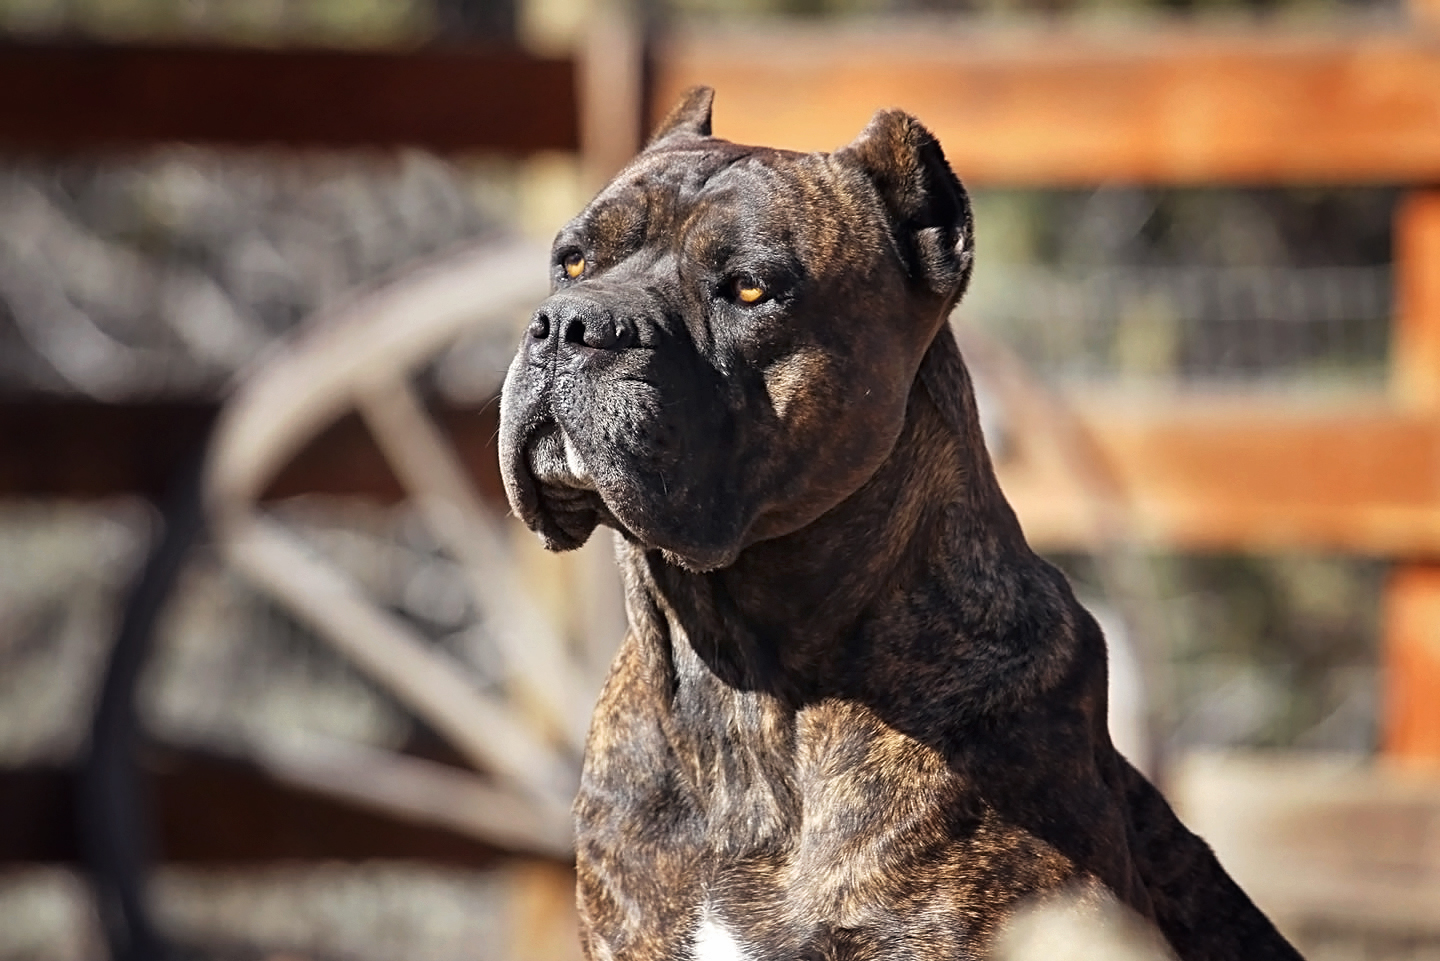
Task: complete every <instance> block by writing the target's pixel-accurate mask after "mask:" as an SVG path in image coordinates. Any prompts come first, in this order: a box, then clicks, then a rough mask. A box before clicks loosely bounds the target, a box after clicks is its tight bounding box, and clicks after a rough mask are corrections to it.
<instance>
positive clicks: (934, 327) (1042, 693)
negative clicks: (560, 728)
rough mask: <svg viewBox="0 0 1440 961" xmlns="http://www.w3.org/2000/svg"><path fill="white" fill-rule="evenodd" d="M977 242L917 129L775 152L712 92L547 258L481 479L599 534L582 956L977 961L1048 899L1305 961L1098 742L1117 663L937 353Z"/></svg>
mask: <svg viewBox="0 0 1440 961" xmlns="http://www.w3.org/2000/svg"><path fill="white" fill-rule="evenodd" d="M972 248H973V231H972V227H971V219H970V205H969V202H968V200H967V198H966V195H965V191H964V188H962V187H961V185H960V182H959V181H958V180H957V179H956V177H955V175H954V174H953V173H952V172H951V171H950V167H949V165H948V164H947V163H946V160H945V157H944V155H943V154H942V153H941V149H940V146H939V145H938V144H937V143H936V141H935V140H934V138H933V137H932V136H931V135H930V134H929V133H928V132H927V131H926V130H925V128H924V127H922V126H921V125H920V124H919V123H918V122H916V121H915V120H914V119H913V118H911V117H909V116H907V115H906V114H903V113H900V112H895V111H887V112H882V113H880V114H877V115H876V117H875V119H874V120H873V121H872V122H871V124H870V125H869V127H867V128H866V129H865V130H864V131H863V132H861V133H860V135H859V136H858V137H857V138H856V140H855V141H854V142H853V143H851V144H850V145H848V146H846V147H843V148H841V149H839V150H837V151H835V152H834V153H829V154H824V153H816V154H797V153H789V152H786V151H782V150H773V149H767V148H761V147H746V146H740V145H737V144H733V143H729V142H727V141H725V140H720V139H716V138H714V137H712V136H711V134H710V91H708V90H704V89H697V90H695V91H692V92H691V93H690V94H689V95H688V96H687V97H686V98H685V100H684V101H683V102H682V103H681V104H680V105H679V106H678V107H677V108H676V109H675V111H674V112H673V113H672V114H671V115H670V117H669V118H668V119H667V120H666V121H665V122H664V123H663V124H662V125H661V128H660V130H659V132H658V133H657V134H656V135H655V137H654V139H653V140H652V141H651V143H650V144H649V146H647V147H646V148H645V150H644V151H643V152H642V153H641V154H640V155H639V156H638V157H637V158H636V159H635V160H634V161H633V162H632V163H631V164H630V165H629V166H628V167H627V168H626V169H625V170H623V171H622V172H621V173H620V174H619V175H618V176H617V177H616V179H615V180H614V182H613V183H611V184H610V185H609V186H608V187H606V188H605V190H603V191H602V192H601V193H600V195H599V196H598V197H596V198H595V200H594V201H592V202H591V204H590V205H589V206H588V207H587V208H586V209H585V210H584V211H583V212H582V213H581V214H580V215H579V216H578V217H576V218H575V219H574V220H573V221H572V222H571V223H570V224H569V225H567V226H566V227H565V228H564V229H563V230H562V231H561V232H560V235H559V236H558V237H557V238H556V240H555V246H554V257H553V263H552V265H551V269H552V271H553V276H554V294H553V295H552V296H551V297H550V298H549V299H548V300H546V301H545V302H544V303H543V304H542V305H541V306H540V308H539V310H537V311H536V313H535V316H534V318H533V320H532V321H531V323H530V325H529V328H528V329H527V331H526V332H525V334H524V337H523V342H522V343H521V345H520V349H519V352H518V353H517V355H516V357H515V361H514V363H513V364H512V365H511V367H510V371H509V375H508V377H507V379H506V382H505V390H504V395H503V401H502V406H501V458H502V469H503V473H504V477H505V484H506V489H507V491H508V493H509V496H510V501H511V504H512V505H513V506H514V509H515V512H516V513H517V514H518V515H519V516H520V517H521V518H522V519H523V520H524V521H525V523H526V524H528V525H529V526H530V527H531V528H532V529H534V530H535V531H536V532H537V533H539V535H540V536H541V537H542V538H543V539H544V541H545V543H546V544H547V545H548V546H550V547H552V548H554V549H557V550H563V549H566V548H571V547H575V546H577V545H579V544H581V543H583V542H584V541H585V540H586V538H587V537H589V536H590V534H591V532H592V531H593V530H594V529H595V527H596V525H597V524H604V525H607V526H609V527H613V528H614V529H615V530H616V531H618V532H619V535H620V537H619V543H620V547H619V562H620V565H621V568H622V571H623V576H624V581H625V588H626V606H627V610H628V614H629V622H630V627H629V632H628V634H627V636H626V638H625V640H624V642H623V644H622V646H621V648H620V651H619V653H618V655H617V657H616V660H615V664H614V667H613V669H612V672H611V674H610V678H609V680H608V682H607V683H606V686H605V690H604V692H603V693H602V695H601V697H600V702H599V705H598V707H597V709H596V713H595V718H594V722H593V725H592V728H591V732H590V739H589V744H588V747H587V753H586V758H585V771H584V777H583V781H582V785H581V789H580V795H579V798H578V799H577V801H576V805H575V815H576V826H577V832H578V833H577V851H578V867H579V877H580V890H579V902H580V911H581V920H582V928H583V931H582V937H583V939H584V943H585V947H586V950H587V952H588V954H589V956H590V957H591V958H592V959H596V961H600V959H614V961H622V959H624V961H683V959H687V958H694V959H697V961H711V959H716V958H726V959H737V961H738V959H741V958H745V959H753V961H799V959H872V958H873V959H880V958H886V959H889V958H894V959H932V958H934V959H939V958H984V957H987V956H989V953H990V951H991V948H992V945H993V942H994V939H995V935H996V934H997V932H999V931H1000V930H1001V929H1002V927H1003V926H1004V923H1005V921H1006V919H1007V918H1008V917H1009V916H1010V915H1011V914H1012V913H1013V912H1014V911H1015V910H1016V909H1017V908H1018V907H1021V906H1023V905H1025V904H1026V903H1028V902H1030V901H1032V900H1033V899H1035V898H1036V897H1045V896H1048V895H1051V894H1055V895H1062V894H1063V895H1064V896H1066V897H1070V898H1074V899H1078V901H1079V902H1080V904H1081V905H1082V910H1083V905H1084V904H1086V903H1091V904H1096V905H1100V904H1106V905H1107V907H1108V904H1109V903H1111V902H1113V901H1118V902H1119V903H1122V904H1124V905H1127V906H1128V907H1129V909H1131V910H1132V911H1133V912H1134V913H1135V914H1136V915H1138V916H1139V917H1140V918H1144V919H1148V920H1149V921H1150V922H1153V926H1154V928H1155V929H1156V930H1158V932H1159V933H1160V936H1162V937H1163V940H1164V941H1165V942H1167V943H1168V946H1169V949H1170V950H1171V951H1173V953H1174V954H1175V955H1176V956H1178V957H1179V958H1182V959H1187V961H1188V959H1216V961H1219V959H1263V958H1295V957H1298V955H1296V953H1295V952H1294V950H1293V949H1292V948H1291V947H1290V946H1289V945H1288V944H1287V943H1286V942H1285V940H1284V939H1283V938H1282V937H1281V936H1280V935H1279V934H1277V933H1276V931H1275V929H1274V928H1273V927H1272V925H1271V924H1270V922H1269V921H1268V920H1267V919H1266V918H1265V917H1264V915H1262V914H1261V913H1260V911H1259V910H1257V909H1256V908H1255V906H1254V905H1253V904H1252V903H1251V902H1250V900H1249V899H1248V898H1247V897H1246V896H1245V894H1244V893H1243V892H1241V891H1240V889H1239V888H1238V887H1236V885H1235V884H1234V882H1232V881H1231V880H1230V878H1229V877H1228V876H1227V875H1226V874H1225V872H1224V870H1223V869H1222V868H1221V867H1220V865H1219V864H1218V863H1217V861H1216V860H1215V858H1214V856H1213V855H1212V854H1211V853H1210V851H1209V849H1208V848H1207V847H1206V846H1205V844H1204V843H1203V842H1201V841H1200V840H1199V839H1198V838H1196V837H1195V836H1194V835H1192V834H1190V833H1189V832H1188V831H1187V830H1186V829H1185V828H1184V827H1183V826H1182V825H1181V824H1180V823H1179V821H1177V820H1176V818H1175V816H1174V815H1173V814H1172V813H1171V811H1170V809H1169V807H1168V806H1167V805H1166V803H1165V801H1164V800H1163V799H1162V798H1161V796H1160V794H1159V793H1158V792H1157V791H1156V790H1155V789H1154V788H1153V787H1151V785H1150V784H1148V783H1147V782H1146V781H1145V780H1144V778H1142V777H1141V776H1140V775H1139V774H1137V773H1136V771H1135V769H1134V768H1132V767H1131V766H1130V765H1129V764H1128V763H1127V762H1126V761H1125V760H1124V759H1123V758H1121V757H1120V756H1119V755H1118V754H1117V753H1116V752H1115V749H1114V747H1113V746H1112V745H1111V742H1110V736H1109V734H1108V732H1107V730H1106V723H1105V713H1106V712H1105V689H1106V685H1105V645H1104V640H1103V638H1102V637H1101V635H1100V631H1099V629H1098V628H1097V627H1096V625H1095V622H1094V620H1093V619H1092V618H1091V617H1090V615H1089V614H1088V613H1086V612H1085V610H1084V609H1082V608H1081V607H1080V606H1079V605H1078V604H1077V603H1076V601H1075V599H1074V597H1073V595H1072V594H1071V591H1070V588H1069V586H1068V585H1067V584H1066V583H1065V581H1064V579H1063V578H1062V577H1061V575H1060V574H1059V573H1057V572H1056V571H1055V570H1054V569H1053V568H1052V567H1050V566H1049V565H1048V564H1046V563H1045V562H1044V561H1041V560H1040V559H1038V558H1037V557H1036V556H1035V555H1034V554H1033V553H1032V552H1031V551H1030V549H1029V548H1028V547H1027V545H1026V543H1025V539H1024V536H1023V535H1022V533H1021V530H1020V526H1019V524H1018V523H1017V522H1016V520H1015V516H1014V514H1013V513H1012V512H1011V510H1010V507H1009V505H1008V504H1006V502H1005V499H1004V497H1003V496H1002V494H1001V492H1000V489H999V487H998V486H997V484H996V481H995V476H994V472H993V471H992V469H991V465H990V461H989V458H988V456H987V454H986V451H985V447H984V444H983V442H982V439H981V436H980V429H979V425H978V421H977V418H976V412H975V401H974V396H973V392H972V389H971V385H970V381H969V377H968V375H967V373H966V370H965V366H964V363H963V362H962V360H961V357H960V354H959V352H958V351H957V349H956V346H955V340H954V338H953V336H952V335H951V333H950V330H949V327H948V326H947V324H946V318H947V316H948V315H949V313H950V310H951V308H952V307H953V306H954V305H955V303H956V301H957V300H958V299H959V298H960V296H961V294H963V293H964V290H965V286H966V283H967V282H968V280H969V277H970V271H971V265H972V261H973V254H972ZM1097 910H1098V909H1097Z"/></svg>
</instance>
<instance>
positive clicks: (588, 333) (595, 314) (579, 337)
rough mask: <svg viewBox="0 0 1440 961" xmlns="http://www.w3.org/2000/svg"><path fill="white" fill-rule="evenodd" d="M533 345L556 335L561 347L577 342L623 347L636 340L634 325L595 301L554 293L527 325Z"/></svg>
mask: <svg viewBox="0 0 1440 961" xmlns="http://www.w3.org/2000/svg"><path fill="white" fill-rule="evenodd" d="M528 334H529V336H530V341H531V345H532V346H534V347H538V346H539V345H540V344H542V343H544V342H546V341H549V340H551V339H552V338H556V339H558V340H559V348H560V349H561V350H565V349H567V348H573V347H577V346H584V347H589V348H591V349H593V350H624V349H625V348H626V347H629V346H630V345H631V344H633V343H634V342H635V330H634V327H633V326H632V325H631V324H630V323H629V322H627V321H626V320H625V319H624V318H621V317H616V316H615V315H614V314H613V313H612V312H611V311H610V310H609V309H608V308H606V307H604V306H603V305H601V304H598V303H596V302H595V301H592V300H588V299H580V298H576V297H551V298H550V299H549V300H547V301H546V302H545V303H543V304H541V305H540V309H539V310H537V311H535V316H534V317H533V318H531V320H530V327H529V328H528Z"/></svg>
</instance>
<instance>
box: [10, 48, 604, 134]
mask: <svg viewBox="0 0 1440 961" xmlns="http://www.w3.org/2000/svg"><path fill="white" fill-rule="evenodd" d="M575 82H576V75H575V64H574V61H572V60H570V59H560V58H545V57H537V56H534V55H532V54H529V53H526V52H525V51H523V50H521V49H519V48H511V47H500V46H495V47H480V48H475V49H463V48H462V49H452V48H432V49H425V50H419V51H412V52H392V53H385V52H348V51H331V50H259V49H256V50H247V49H239V48H229V47H226V48H216V47H138V46H137V47H130V46H124V47H118V46H73V47H65V46H5V47H3V48H0V148H4V149H7V150H16V149H21V150H41V151H56V150H83V149H95V148H113V147H124V146H136V145H144V144H152V143H156V142H160V141H167V140H179V141H191V142H202V143H222V144H243V145H247V146H255V145H259V144H279V145H286V146H305V147H317V146H319V147H367V146H380V145H384V146H390V145H396V144H404V145H410V146H418V147H429V148H433V149H436V150H452V151H453V150H490V151H502V152H509V153H521V154H525V153H533V152H535V151H540V150H566V151H573V150H576V149H577V148H578V147H579V133H578V131H579V119H578V118H579V111H578V104H577V98H576V89H575Z"/></svg>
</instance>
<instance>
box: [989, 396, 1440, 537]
mask: <svg viewBox="0 0 1440 961" xmlns="http://www.w3.org/2000/svg"><path fill="white" fill-rule="evenodd" d="M1064 403H1065V405H1066V407H1067V408H1069V409H1071V410H1073V411H1074V412H1075V416H1076V417H1077V418H1078V423H1079V426H1080V429H1081V430H1082V431H1083V432H1084V433H1085V434H1086V435H1088V437H1089V439H1090V442H1091V443H1092V444H1093V449H1094V453H1095V459H1096V462H1097V464H1098V465H1099V471H1100V472H1101V473H1102V474H1103V475H1105V476H1104V478H1103V479H1104V480H1105V481H1106V482H1107V483H1108V484H1109V485H1111V486H1112V488H1113V490H1114V492H1115V498H1116V501H1117V502H1118V503H1119V504H1120V505H1122V513H1123V515H1124V516H1125V518H1126V524H1125V526H1126V528H1127V529H1126V530H1125V531H1124V533H1125V534H1127V535H1128V536H1133V537H1135V538H1137V539H1139V540H1140V541H1142V542H1146V543H1151V544H1156V545H1165V546H1169V547H1174V548H1180V549H1205V550H1209V549H1224V550H1244V551H1265V550H1289V549H1307V550H1327V551H1341V552H1349V553H1355V554H1363V555H1372V556H1392V557H1416V556H1422V557H1423V556H1428V555H1432V554H1440V424H1437V423H1436V422H1435V421H1433V420H1431V419H1430V418H1429V417H1426V416H1420V415H1413V414H1407V413H1401V412H1395V411H1392V410H1390V409H1388V408H1387V407H1385V406H1383V405H1382V404H1380V403H1378V402H1373V403H1370V404H1367V405H1359V404H1351V405H1346V406H1344V407H1337V408H1332V409H1325V408H1323V407H1320V408H1317V407H1316V406H1314V405H1313V404H1310V405H1307V404H1303V403H1294V404H1286V403H1282V402H1279V401H1276V400H1265V399H1261V398H1253V397H1252V398H1245V397H1236V396H1230V397H1213V398H1199V397H1191V398H1186V399H1172V400H1169V401H1166V400H1158V399H1154V398H1133V397H1123V396H1112V397H1108V398H1107V397H1102V396H1098V395H1088V396H1085V397H1076V398H1069V399H1066V400H1065V402H1064ZM1032 433H1033V432H1032ZM1016 444H1017V449H1016V451H1015V453H1014V454H1013V456H1010V457H1008V458H1007V459H1005V460H1002V461H1001V462H1000V463H999V464H998V465H997V466H998V469H999V472H1000V480H1001V485H1002V486H1003V487H1004V489H1005V491H1006V493H1007V495H1008V496H1009V497H1010V498H1011V500H1012V502H1013V503H1014V504H1015V507H1016V510H1017V512H1018V513H1019V516H1020V519H1021V522H1022V523H1023V524H1024V525H1025V529H1026V532H1027V535H1028V536H1029V537H1030V539H1031V541H1032V542H1033V543H1035V544H1036V545H1037V546H1040V547H1042V548H1046V549H1059V548H1082V549H1083V548H1086V547H1092V546H1094V544H1095V542H1096V538H1097V537H1098V536H1100V531H1099V525H1098V523H1097V511H1098V510H1100V509H1101V507H1100V504H1099V502H1098V501H1097V499H1096V497H1095V490H1094V487H1093V485H1092V487H1091V488H1089V489H1087V488H1086V487H1085V486H1084V484H1083V483H1082V479H1081V478H1080V477H1078V476H1077V473H1076V470H1075V467H1074V466H1073V464H1070V463H1067V462H1066V461H1064V460H1063V459H1061V458H1058V457H1056V456H1054V455H1053V454H1046V453H1045V452H1044V445H1043V444H1036V442H1035V440H1034V439H1033V438H1031V439H1028V440H1027V437H1025V436H1023V435H1022V436H1019V437H1017V438H1016ZM1035 447H1040V448H1041V450H1040V451H1038V452H1035V453H1032V449H1033V448H1035Z"/></svg>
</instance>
